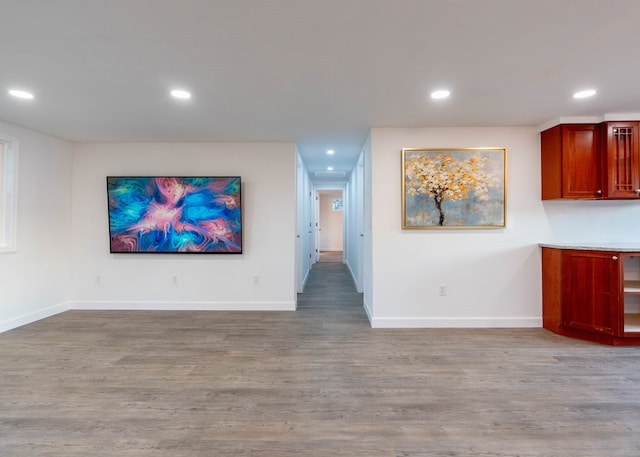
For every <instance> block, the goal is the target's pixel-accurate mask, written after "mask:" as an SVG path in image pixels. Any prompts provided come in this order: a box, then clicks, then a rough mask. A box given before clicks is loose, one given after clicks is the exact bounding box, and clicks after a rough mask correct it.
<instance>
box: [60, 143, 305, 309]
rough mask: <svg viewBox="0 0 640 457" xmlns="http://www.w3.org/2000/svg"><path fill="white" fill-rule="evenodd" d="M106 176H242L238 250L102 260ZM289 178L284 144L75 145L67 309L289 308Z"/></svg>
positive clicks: (291, 171)
mask: <svg viewBox="0 0 640 457" xmlns="http://www.w3.org/2000/svg"><path fill="white" fill-rule="evenodd" d="M107 175H178V176H180V175H182V176H184V175H201V176H206V175H211V176H225V175H233V176H241V177H242V205H243V223H244V228H243V238H244V242H243V244H244V246H243V251H244V253H243V254H241V255H197V254H196V255H176V254H173V255H171V254H167V255H150V254H146V255H145V254H120V255H113V254H110V253H109V236H108V216H107V200H106V181H105V177H106V176H107ZM295 176H296V150H295V145H293V144H290V143H260V144H257V143H247V144H232V143H210V144H195V143H188V144H177V143H176V144H173V143H172V144H166V143H162V144H149V143H138V144H77V145H75V151H74V160H73V200H72V202H73V232H74V237H73V243H72V246H73V290H72V306H73V307H75V308H99V309H233V310H240V309H257V310H273V309H283V310H288V309H295V299H296V295H295V292H296V284H295V229H296V219H295V217H296V216H295V215H296V199H295V198H296V197H295V194H296V179H295ZM98 276H99V277H100V284H97V277H98ZM173 276H177V277H178V284H177V285H173V284H172V281H171V279H172V277H173ZM255 277H258V278H259V283H260V284H259V285H254V284H253V283H254V278H255Z"/></svg>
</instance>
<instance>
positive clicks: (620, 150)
mask: <svg viewBox="0 0 640 457" xmlns="http://www.w3.org/2000/svg"><path fill="white" fill-rule="evenodd" d="M602 138H603V141H602V145H603V146H602V150H603V151H604V153H603V163H602V168H603V173H602V176H603V178H602V179H603V185H604V192H605V197H606V198H612V199H621V198H640V139H639V138H640V122H604V123H603V124H602Z"/></svg>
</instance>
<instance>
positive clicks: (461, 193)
mask: <svg viewBox="0 0 640 457" xmlns="http://www.w3.org/2000/svg"><path fill="white" fill-rule="evenodd" d="M486 160H487V158H486V157H485V156H483V155H481V154H474V155H472V156H471V157H469V158H468V159H460V158H456V157H454V155H453V154H451V153H449V152H438V153H434V154H430V155H413V156H411V157H409V158H408V159H407V161H406V163H405V179H406V181H405V186H406V192H407V193H408V194H409V195H415V196H419V195H424V196H426V197H433V200H434V203H435V206H436V209H437V210H438V213H439V219H438V225H440V226H443V225H445V219H446V215H445V212H444V210H443V207H442V204H443V202H444V201H445V200H447V199H448V200H451V201H455V200H465V199H467V198H469V193H470V192H473V193H474V194H475V197H476V198H477V199H478V200H480V201H486V200H488V199H489V189H490V188H492V187H497V186H499V185H500V178H498V177H497V176H494V175H492V174H490V173H487V171H486V170H485V165H486Z"/></svg>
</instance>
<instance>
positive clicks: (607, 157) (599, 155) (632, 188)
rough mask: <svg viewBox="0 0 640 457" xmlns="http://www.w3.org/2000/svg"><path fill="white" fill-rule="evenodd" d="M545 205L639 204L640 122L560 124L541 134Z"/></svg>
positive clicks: (543, 197)
mask: <svg viewBox="0 0 640 457" xmlns="http://www.w3.org/2000/svg"><path fill="white" fill-rule="evenodd" d="M540 146H541V172H542V199H543V200H550V199H560V198H566V199H612V200H614V199H616V200H617V199H640V121H624V122H623V121H615V122H602V123H600V124H560V125H556V126H555V127H552V128H550V129H547V130H545V131H543V132H542V133H541V134H540Z"/></svg>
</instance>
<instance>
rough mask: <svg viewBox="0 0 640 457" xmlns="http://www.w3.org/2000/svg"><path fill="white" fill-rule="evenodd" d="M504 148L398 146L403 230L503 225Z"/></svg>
mask: <svg viewBox="0 0 640 457" xmlns="http://www.w3.org/2000/svg"><path fill="white" fill-rule="evenodd" d="M506 166H507V150H506V148H462V149H413V148H405V149H403V150H402V228H406V229H430V228H502V227H505V220H506V169H507V168H506Z"/></svg>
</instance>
